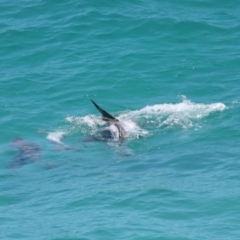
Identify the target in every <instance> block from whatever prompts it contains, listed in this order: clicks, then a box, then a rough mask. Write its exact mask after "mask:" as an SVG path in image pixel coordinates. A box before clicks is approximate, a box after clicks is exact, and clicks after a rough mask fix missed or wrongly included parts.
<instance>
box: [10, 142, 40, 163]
mask: <svg viewBox="0 0 240 240" xmlns="http://www.w3.org/2000/svg"><path fill="white" fill-rule="evenodd" d="M10 146H11V147H13V148H16V149H18V150H19V154H18V155H17V156H16V157H14V158H13V159H12V161H11V163H10V167H20V166H22V165H25V164H27V163H30V162H36V161H38V160H39V159H40V147H39V146H38V145H37V144H35V143H31V142H28V141H26V140H23V139H21V138H15V139H14V140H13V141H12V142H11V143H10Z"/></svg>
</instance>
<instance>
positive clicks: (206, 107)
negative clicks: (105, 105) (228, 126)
mask: <svg viewBox="0 0 240 240" xmlns="http://www.w3.org/2000/svg"><path fill="white" fill-rule="evenodd" d="M225 109H226V106H225V105H224V104H223V103H211V104H202V103H193V102H191V101H190V100H187V99H186V97H185V96H182V102H180V103H176V104H171V103H169V104H167V103H164V104H156V105H153V106H146V107H144V108H142V109H140V110H136V111H131V112H127V113H124V114H122V115H120V117H121V118H122V119H126V118H128V119H132V120H133V121H135V122H142V123H143V124H144V125H146V124H153V125H157V126H159V127H161V126H168V127H172V126H174V125H175V126H176V125H179V126H181V127H183V128H186V127H192V126H193V120H198V119H202V118H204V117H207V116H208V115H210V114H211V113H214V112H221V111H223V110H225Z"/></svg>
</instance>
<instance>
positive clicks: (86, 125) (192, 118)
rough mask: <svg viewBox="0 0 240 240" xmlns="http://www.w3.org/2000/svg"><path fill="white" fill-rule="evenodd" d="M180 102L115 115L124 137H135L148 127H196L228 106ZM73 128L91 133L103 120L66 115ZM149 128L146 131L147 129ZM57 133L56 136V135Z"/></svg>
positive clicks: (142, 133)
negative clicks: (124, 134) (204, 119)
mask: <svg viewBox="0 0 240 240" xmlns="http://www.w3.org/2000/svg"><path fill="white" fill-rule="evenodd" d="M181 97H182V101H181V102H179V103H175V104H173V103H163V104H155V105H152V106H146V107H144V108H142V109H140V110H136V111H127V112H124V113H122V114H120V115H119V116H117V114H113V115H116V116H117V118H118V119H119V120H120V122H121V124H122V125H123V127H124V129H125V130H126V132H127V137H130V138H138V137H139V136H145V135H148V134H150V133H149V127H152V126H153V127H155V128H159V127H160V128H161V127H166V128H173V127H176V126H177V127H180V128H191V127H193V126H194V127H197V128H198V127H199V124H200V123H201V119H203V118H205V117H207V116H209V115H210V114H212V113H214V112H221V111H224V110H225V109H226V108H227V107H226V106H225V105H224V104H223V103H210V104H203V103H194V102H191V101H190V100H187V99H186V97H185V96H181ZM66 121H67V122H69V123H70V124H71V125H72V126H73V128H74V129H75V131H77V132H81V133H83V134H92V133H94V132H95V131H96V130H97V129H98V128H99V127H102V126H104V125H105V124H106V123H105V122H104V121H103V120H102V119H101V116H100V115H98V116H95V115H87V116H84V117H76V116H69V117H67V118H66ZM147 129H148V131H147ZM55 137H56V136H55Z"/></svg>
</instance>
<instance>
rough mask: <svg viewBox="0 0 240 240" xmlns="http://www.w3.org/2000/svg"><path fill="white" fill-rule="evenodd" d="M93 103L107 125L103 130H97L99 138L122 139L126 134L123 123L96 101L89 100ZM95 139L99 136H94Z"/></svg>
mask: <svg viewBox="0 0 240 240" xmlns="http://www.w3.org/2000/svg"><path fill="white" fill-rule="evenodd" d="M91 101H92V103H93V105H94V106H95V107H96V108H97V110H98V111H99V112H100V113H101V114H102V120H103V121H105V122H107V124H108V126H107V127H106V128H104V129H103V130H100V131H98V135H99V136H100V140H105V141H106V140H119V141H121V142H122V141H123V140H124V138H125V135H126V131H125V129H124V127H123V124H122V123H121V121H119V119H117V118H115V117H113V116H112V115H111V114H109V113H108V112H107V111H105V110H104V109H102V108H101V107H100V106H99V105H98V104H97V103H95V102H94V101H93V100H91ZM95 138H96V140H98V139H99V137H95Z"/></svg>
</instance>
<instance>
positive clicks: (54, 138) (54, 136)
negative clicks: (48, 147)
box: [47, 131, 66, 145]
mask: <svg viewBox="0 0 240 240" xmlns="http://www.w3.org/2000/svg"><path fill="white" fill-rule="evenodd" d="M64 136H66V132H58V131H57V132H49V133H48V135H47V140H49V141H51V142H54V143H57V144H60V145H65V144H64V143H63V142H62V141H61V140H62V138H63V137H64Z"/></svg>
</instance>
